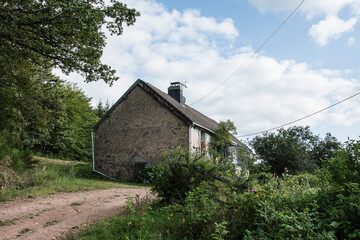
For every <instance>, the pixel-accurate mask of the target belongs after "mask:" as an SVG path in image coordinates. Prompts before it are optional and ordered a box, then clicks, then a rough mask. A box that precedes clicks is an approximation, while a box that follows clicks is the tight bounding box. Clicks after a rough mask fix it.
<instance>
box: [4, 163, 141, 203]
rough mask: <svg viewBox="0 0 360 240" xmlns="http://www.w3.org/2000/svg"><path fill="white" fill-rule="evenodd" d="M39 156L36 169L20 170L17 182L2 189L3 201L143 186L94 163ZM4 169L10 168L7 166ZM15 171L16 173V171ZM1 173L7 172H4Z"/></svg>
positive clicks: (15, 177)
mask: <svg viewBox="0 0 360 240" xmlns="http://www.w3.org/2000/svg"><path fill="white" fill-rule="evenodd" d="M38 159H39V162H38V163H37V164H36V166H35V168H34V169H30V170H27V171H25V172H23V173H21V174H20V173H17V175H16V176H14V178H13V179H14V180H13V183H12V184H9V185H8V186H6V187H5V189H2V190H1V191H0V202H4V201H10V200H14V199H18V198H31V197H37V196H45V195H49V194H55V193H58V192H76V191H88V190H96V189H108V188H133V187H134V188H135V187H139V186H142V185H140V184H135V183H130V182H117V181H113V180H109V179H106V178H104V177H102V176H100V175H99V174H96V173H94V172H93V171H92V165H91V163H84V162H71V161H62V160H56V159H44V158H38ZM2 171H6V170H4V168H3V169H2ZM9 171H10V170H9ZM11 173H12V174H13V172H11ZM0 174H5V173H4V172H0ZM7 175H8V176H9V175H10V174H7Z"/></svg>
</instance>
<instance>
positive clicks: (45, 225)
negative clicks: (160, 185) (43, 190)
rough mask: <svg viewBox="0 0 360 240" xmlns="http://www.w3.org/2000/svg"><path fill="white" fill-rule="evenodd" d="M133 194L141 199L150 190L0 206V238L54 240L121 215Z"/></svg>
mask: <svg viewBox="0 0 360 240" xmlns="http://www.w3.org/2000/svg"><path fill="white" fill-rule="evenodd" d="M136 195H139V197H140V198H143V197H145V196H147V195H150V189H149V188H112V189H105V190H96V191H86V192H73V193H59V194H54V195H50V196H47V197H41V198H35V199H23V200H15V201H10V202H6V203H0V220H1V222H0V239H4V240H5V239H6V240H7V239H19V240H22V239H37V240H48V239H58V238H59V237H60V236H62V235H64V234H66V233H68V232H69V231H76V229H78V228H79V227H80V226H83V225H84V224H91V223H94V222H97V221H100V220H103V219H106V218H109V217H112V216H114V215H116V214H118V213H121V212H122V211H123V207H124V206H125V205H126V201H127V200H128V198H134V197H135V196H136Z"/></svg>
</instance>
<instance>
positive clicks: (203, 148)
mask: <svg viewBox="0 0 360 240" xmlns="http://www.w3.org/2000/svg"><path fill="white" fill-rule="evenodd" d="M200 141H201V151H205V150H206V133H205V131H201V140H200Z"/></svg>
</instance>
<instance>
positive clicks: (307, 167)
mask: <svg viewBox="0 0 360 240" xmlns="http://www.w3.org/2000/svg"><path fill="white" fill-rule="evenodd" d="M250 144H251V146H252V147H253V148H254V150H255V152H256V154H257V155H259V156H260V158H261V159H262V160H263V161H264V162H265V163H266V164H268V165H270V166H271V169H270V171H271V172H273V173H276V174H281V173H283V172H284V170H285V168H286V169H287V170H288V171H290V172H293V173H294V172H312V171H313V170H315V169H316V168H317V167H319V166H320V165H321V159H323V158H328V157H331V156H332V155H333V152H334V150H337V149H338V148H339V147H340V143H339V142H338V141H337V140H336V138H335V137H333V136H331V134H330V133H328V134H327V135H326V137H325V139H324V140H322V139H321V138H320V137H319V136H316V135H314V134H313V133H312V132H311V131H310V128H309V127H308V126H307V127H302V126H295V127H291V128H288V129H284V128H281V129H279V130H278V131H277V133H268V132H267V133H264V134H263V136H257V137H255V138H254V139H253V140H252V141H251V142H250Z"/></svg>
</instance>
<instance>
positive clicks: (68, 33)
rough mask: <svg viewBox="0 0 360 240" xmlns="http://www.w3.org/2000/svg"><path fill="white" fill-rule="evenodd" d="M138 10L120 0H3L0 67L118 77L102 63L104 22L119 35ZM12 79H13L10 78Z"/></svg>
mask: <svg viewBox="0 0 360 240" xmlns="http://www.w3.org/2000/svg"><path fill="white" fill-rule="evenodd" d="M139 15H140V14H139V12H137V11H136V10H135V9H130V8H128V7H127V6H126V5H125V4H122V3H120V2H118V1H116V0H112V1H111V5H106V4H105V1H104V0H67V1H63V0H40V1H38V0H4V1H2V2H1V3H0V26H1V27H0V62H2V63H7V64H1V68H2V69H1V68H0V71H4V72H6V73H7V74H10V75H11V73H13V72H14V71H18V69H19V68H21V66H22V65H23V64H24V62H25V63H27V64H28V63H29V62H31V63H32V64H35V65H38V66H45V65H50V67H58V68H60V69H61V70H62V71H63V72H64V73H67V74H68V73H70V72H79V73H80V74H82V75H83V76H84V77H85V80H86V81H87V82H90V81H97V80H100V79H102V80H104V81H105V82H106V83H109V84H112V83H113V81H115V80H117V79H118V77H116V76H115V75H114V74H115V71H114V70H112V69H111V68H110V67H109V66H108V65H105V64H102V63H101V61H100V57H101V55H102V51H103V48H104V46H105V39H106V36H105V32H104V31H103V29H102V26H103V25H105V26H106V27H107V29H108V30H109V31H110V33H111V34H116V35H120V34H121V33H122V31H123V24H124V23H126V24H127V25H132V24H133V23H134V22H135V20H136V17H137V16H139ZM7 80H9V78H8V79H7Z"/></svg>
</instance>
